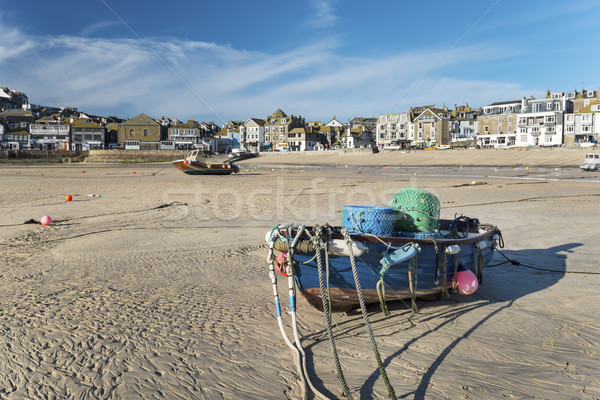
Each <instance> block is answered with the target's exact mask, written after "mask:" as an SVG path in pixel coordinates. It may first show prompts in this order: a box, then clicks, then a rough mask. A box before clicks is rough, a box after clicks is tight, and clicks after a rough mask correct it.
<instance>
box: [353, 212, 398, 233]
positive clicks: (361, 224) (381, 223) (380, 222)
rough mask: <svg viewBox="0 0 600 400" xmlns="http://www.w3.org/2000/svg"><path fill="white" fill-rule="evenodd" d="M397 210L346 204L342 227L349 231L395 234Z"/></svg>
mask: <svg viewBox="0 0 600 400" xmlns="http://www.w3.org/2000/svg"><path fill="white" fill-rule="evenodd" d="M397 218H398V213H397V212H396V210H394V209H393V208H390V207H368V206H344V208H343V209H342V227H343V228H346V230H348V233H354V234H368V235H375V236H394V234H395V222H396V219H397Z"/></svg>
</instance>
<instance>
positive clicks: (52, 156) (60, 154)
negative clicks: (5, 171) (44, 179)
mask: <svg viewBox="0 0 600 400" xmlns="http://www.w3.org/2000/svg"><path fill="white" fill-rule="evenodd" d="M87 156H88V151H74V150H73V151H65V150H0V160H10V161H13V160H33V161H44V160H47V161H51V162H81V161H83V160H85V158H86V157H87Z"/></svg>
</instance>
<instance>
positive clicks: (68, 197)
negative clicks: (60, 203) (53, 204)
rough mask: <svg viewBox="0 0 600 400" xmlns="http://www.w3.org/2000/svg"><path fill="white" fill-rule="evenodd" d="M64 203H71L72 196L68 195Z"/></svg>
mask: <svg viewBox="0 0 600 400" xmlns="http://www.w3.org/2000/svg"><path fill="white" fill-rule="evenodd" d="M65 200H66V201H71V200H73V196H71V195H70V194H68V195H67V197H65Z"/></svg>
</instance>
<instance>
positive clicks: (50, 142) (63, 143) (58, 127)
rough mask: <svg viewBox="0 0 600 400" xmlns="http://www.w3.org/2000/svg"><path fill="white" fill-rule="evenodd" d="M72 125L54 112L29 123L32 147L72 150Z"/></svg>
mask: <svg viewBox="0 0 600 400" xmlns="http://www.w3.org/2000/svg"><path fill="white" fill-rule="evenodd" d="M70 131H71V129H70V126H69V124H67V123H66V122H62V121H61V119H60V115H59V114H57V113H54V114H52V115H49V116H46V117H44V118H40V119H37V120H36V121H35V123H33V124H31V125H29V133H30V134H31V148H33V149H40V150H71V146H70V137H69V135H70Z"/></svg>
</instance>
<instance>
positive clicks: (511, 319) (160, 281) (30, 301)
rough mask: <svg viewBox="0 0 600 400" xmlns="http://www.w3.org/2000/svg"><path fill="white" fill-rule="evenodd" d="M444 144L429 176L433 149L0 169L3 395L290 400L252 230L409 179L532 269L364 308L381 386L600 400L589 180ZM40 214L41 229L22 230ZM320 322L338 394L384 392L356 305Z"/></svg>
mask: <svg viewBox="0 0 600 400" xmlns="http://www.w3.org/2000/svg"><path fill="white" fill-rule="evenodd" d="M444 153H445V155H444V156H443V157H448V159H446V158H443V157H442V156H439V157H442V158H438V159H437V160H438V161H439V162H440V163H442V164H444V165H445V166H439V165H438V166H435V167H431V166H429V167H422V165H432V164H435V163H432V162H431V160H430V159H429V158H428V157H432V155H431V152H420V153H419V152H413V153H406V154H403V155H400V154H399V155H397V156H396V155H389V154H383V155H379V158H370V157H366V156H365V155H353V156H348V155H343V154H320V155H309V156H306V155H301V154H297V155H281V154H274V155H269V156H264V157H260V158H258V159H253V160H247V161H244V162H241V163H240V166H241V172H240V174H237V175H231V176H226V177H217V176H215V177H203V176H188V175H185V174H183V173H182V172H180V171H178V170H177V169H175V168H174V167H172V166H170V165H166V164H156V165H117V166H115V165H110V166H107V165H89V164H72V165H64V166H35V165H34V166H15V165H4V166H0V188H1V191H0V215H1V219H0V226H1V229H0V260H2V263H1V264H0V305H1V306H0V398H2V399H23V398H31V399H37V398H60V399H64V398H77V399H80V398H83V399H86V398H88V399H98V398H108V399H136V398H139V399H151V398H163V399H221V398H223V399H240V398H244V399H245V398H247V399H286V398H289V399H300V398H302V396H303V387H302V385H301V384H300V382H299V381H298V375H297V372H296V370H295V367H294V362H293V356H292V353H291V352H290V350H289V349H288V347H287V346H286V345H285V343H284V341H283V339H282V338H281V336H280V333H279V329H278V327H277V322H276V319H275V307H274V305H273V295H272V290H271V284H270V280H269V278H268V274H267V267H266V262H265V259H266V252H267V248H266V244H265V242H264V235H265V232H266V231H267V230H268V229H270V228H271V227H272V226H274V225H275V224H277V223H286V222H301V223H307V224H313V223H325V222H329V223H336V222H337V221H339V216H340V211H341V208H342V206H343V205H345V204H363V205H383V204H384V203H385V202H386V201H387V199H388V198H389V197H390V196H391V194H393V193H395V191H397V190H399V189H401V188H403V187H409V186H411V187H420V188H423V189H426V190H429V191H431V192H433V193H435V194H436V195H437V196H438V197H439V199H440V201H441V204H442V216H443V217H446V218H450V217H454V216H455V215H461V214H463V215H467V216H471V217H477V218H479V219H480V220H481V221H483V222H489V223H494V224H497V225H498V226H499V228H500V229H501V230H502V232H503V234H504V239H505V242H506V246H505V249H504V250H503V253H504V255H505V256H507V257H508V258H510V259H514V260H518V261H519V262H520V263H522V264H525V265H527V266H528V267H535V268H541V269H542V270H539V269H537V270H536V269H531V268H527V267H523V266H515V265H511V264H509V263H508V264H501V265H498V266H496V267H493V268H489V269H487V270H486V271H484V281H483V284H482V285H481V286H480V288H479V290H478V292H477V293H476V294H475V295H473V296H470V297H461V296H458V295H452V296H451V297H450V298H444V299H440V300H438V301H434V302H419V307H420V313H419V314H417V315H412V314H411V309H410V304H405V303H403V302H398V303H395V304H391V305H390V306H391V311H392V314H391V316H390V317H387V318H386V317H384V316H383V315H382V314H381V313H380V312H379V311H378V307H377V306H374V307H371V308H370V311H371V323H372V325H373V328H374V332H375V336H376V340H377V344H378V346H379V351H380V353H381V356H382V359H383V361H384V363H385V365H386V368H387V373H388V376H389V377H390V381H391V384H392V385H393V387H394V389H395V392H396V395H397V396H398V397H399V398H416V399H457V398H471V399H496V398H518V399H523V398H544V399H565V398H578V399H579V398H581V399H594V398H598V397H599V396H600V372H598V371H599V368H598V366H599V364H598V360H599V356H600V349H599V348H598V343H600V328H599V327H598V323H597V321H598V319H599V317H600V312H599V311H598V307H597V306H596V305H597V304H600V295H599V294H598V284H599V278H598V275H597V274H598V273H600V270H599V269H598V259H599V258H600V249H599V248H598V245H597V241H598V237H600V229H599V228H598V217H597V216H598V214H599V213H600V173H585V172H581V171H579V170H578V168H577V165H578V163H579V162H580V161H581V160H580V158H582V157H580V154H574V153H572V152H566V153H561V152H547V154H550V155H552V157H551V158H552V161H551V162H546V160H542V161H543V162H542V161H536V160H538V158H537V157H538V156H537V154H538V153H534V152H524V151H522V152H517V151H515V152H510V151H504V152H503V153H499V155H497V154H496V152H491V151H489V152H486V151H481V152H474V153H473V152H472V155H469V156H462V157H461V159H462V163H461V162H460V161H457V162H452V161H450V160H451V159H452V154H451V153H452V152H444ZM458 154H460V153H458V152H456V153H455V156H456V155H458ZM492 154H493V156H492ZM557 154H558V155H557ZM284 156H287V157H285V158H283V157H284ZM375 156H378V155H375ZM402 156H404V159H400V158H395V157H402ZM408 156H410V161H409V160H408ZM455 156H454V157H455ZM419 157H421V158H420V159H419ZM468 157H471V158H473V159H474V160H475V162H467V161H465V160H466V159H467V158H468ZM502 157H504V159H502ZM527 157H530V158H527ZM531 157H533V158H531ZM542 158H544V157H542ZM517 159H518V160H519V162H516V161H515V160H517ZM546 159H548V157H546ZM365 160H367V161H365ZM521 161H522V162H521ZM314 163H318V164H319V165H318V166H311V165H307V164H314ZM486 163H488V164H489V166H485V165H486ZM384 164H385V165H386V166H385V167H384V166H383V165H384ZM346 165H348V166H347V167H346ZM420 165H421V166H420ZM83 171H85V173H84V172H83ZM67 194H71V195H72V196H73V201H71V202H66V201H65V196H66V195H67ZM43 215H50V216H51V217H52V218H53V219H54V223H53V224H52V225H51V226H41V225H39V224H25V223H24V222H25V221H27V220H30V219H34V220H37V221H39V220H40V218H41V217H42V216H43ZM503 260H504V258H502V257H501V256H497V257H496V258H495V259H494V260H493V262H492V264H499V263H501V262H502V261H503ZM546 270H553V271H555V272H548V271H546ZM280 284H281V290H282V294H284V296H282V297H284V298H285V297H287V296H285V293H286V292H285V282H283V281H280ZM298 314H299V324H300V329H301V332H302V333H303V334H304V335H305V336H306V339H305V340H304V342H303V344H304V346H305V349H306V352H307V360H308V367H309V372H310V376H311V380H312V383H313V384H314V385H315V386H316V387H317V389H318V390H319V391H321V392H322V393H324V394H326V395H327V396H329V397H331V398H339V397H341V393H342V389H341V385H340V383H339V381H338V380H337V376H336V372H335V367H334V364H333V361H332V357H331V352H330V349H329V344H328V342H327V340H326V337H323V336H322V334H323V333H324V319H323V315H322V314H321V313H319V312H317V311H315V310H313V309H311V308H310V307H309V306H308V305H307V303H306V302H304V301H303V300H300V302H299V305H298ZM334 318H335V322H336V326H335V327H334V332H335V333H336V344H337V348H338V351H339V356H340V361H341V364H342V366H343V368H344V374H345V377H346V380H347V382H348V385H349V386H350V389H351V391H352V393H353V397H354V398H380V399H385V398H387V390H386V387H385V384H384V382H383V381H382V379H381V377H380V375H379V372H378V369H377V364H376V362H375V360H374V356H373V353H372V351H371V347H370V343H369V339H368V335H367V333H366V331H365V329H364V326H363V323H362V316H361V315H360V313H359V312H352V313H348V314H337V315H335V317H334ZM286 320H287V318H286ZM288 322H289V321H288ZM311 397H312V395H310V394H309V398H311Z"/></svg>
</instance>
